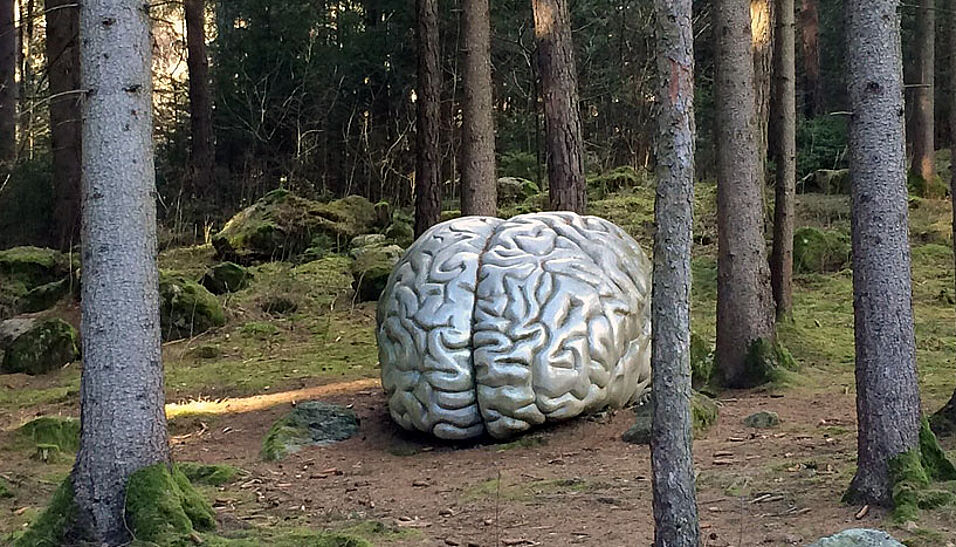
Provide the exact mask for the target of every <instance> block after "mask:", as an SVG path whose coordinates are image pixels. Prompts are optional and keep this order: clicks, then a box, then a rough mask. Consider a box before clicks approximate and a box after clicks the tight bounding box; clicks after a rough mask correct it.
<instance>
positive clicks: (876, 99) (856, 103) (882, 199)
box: [846, 0, 920, 505]
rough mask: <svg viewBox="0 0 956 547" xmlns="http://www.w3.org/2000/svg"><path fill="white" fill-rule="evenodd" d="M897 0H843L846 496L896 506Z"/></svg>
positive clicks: (900, 199) (901, 417)
mask: <svg viewBox="0 0 956 547" xmlns="http://www.w3.org/2000/svg"><path fill="white" fill-rule="evenodd" d="M898 8H899V0H848V1H847V3H846V16H847V24H846V27H847V28H846V35H847V91H848V92H849V98H850V108H851V110H852V112H853V114H852V115H851V116H850V143H849V144H850V145H849V150H850V154H849V159H850V182H851V187H852V189H851V206H852V232H853V310H854V330H855V338H856V386H857V396H856V409H857V420H858V423H859V426H858V427H859V435H858V438H857V444H858V446H857V471H856V476H855V477H854V478H853V482H852V483H851V485H850V491H849V493H848V496H847V499H848V500H852V501H857V502H860V503H873V504H880V505H890V504H892V496H891V487H892V485H891V484H890V477H889V470H888V463H889V461H890V459H892V458H893V457H894V456H896V455H898V454H900V453H902V452H906V451H908V450H911V449H914V448H916V447H917V442H918V434H919V427H920V399H919V387H918V385H917V379H916V350H915V338H914V333H913V300H912V287H911V283H910V246H909V227H908V225H907V190H906V153H905V145H904V140H903V125H904V110H903V64H902V54H901V48H900V17H899V11H898Z"/></svg>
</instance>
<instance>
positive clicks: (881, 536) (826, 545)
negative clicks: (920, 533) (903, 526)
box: [808, 528, 904, 547]
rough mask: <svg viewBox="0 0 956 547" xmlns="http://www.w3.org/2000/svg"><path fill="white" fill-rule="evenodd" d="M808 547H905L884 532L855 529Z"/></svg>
mask: <svg viewBox="0 0 956 547" xmlns="http://www.w3.org/2000/svg"><path fill="white" fill-rule="evenodd" d="M808 547H904V545H903V544H902V543H900V542H899V541H896V540H895V539H893V536H891V535H889V534H887V533H886V532H884V531H882V530H867V529H863V528H853V529H850V530H844V531H842V532H840V533H838V534H833V535H832V536H827V537H825V538H820V539H818V540H817V541H814V542H813V543H811V544H810V545H809V546H808Z"/></svg>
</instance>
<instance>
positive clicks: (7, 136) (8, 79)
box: [0, 0, 17, 166]
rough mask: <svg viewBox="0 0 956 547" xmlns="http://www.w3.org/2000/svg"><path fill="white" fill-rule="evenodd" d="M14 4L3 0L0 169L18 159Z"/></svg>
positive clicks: (0, 23)
mask: <svg viewBox="0 0 956 547" xmlns="http://www.w3.org/2000/svg"><path fill="white" fill-rule="evenodd" d="M14 19H15V17H14V0H0V166H2V165H3V164H5V163H13V161H14V159H16V155H17V29H16V25H15V24H14Z"/></svg>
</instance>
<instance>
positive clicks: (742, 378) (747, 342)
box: [714, 0, 774, 387]
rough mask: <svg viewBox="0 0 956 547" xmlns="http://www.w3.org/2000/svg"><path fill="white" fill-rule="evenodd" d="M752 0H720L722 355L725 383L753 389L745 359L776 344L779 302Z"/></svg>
mask: <svg viewBox="0 0 956 547" xmlns="http://www.w3.org/2000/svg"><path fill="white" fill-rule="evenodd" d="M749 9H750V8H749V5H748V2H747V0H718V1H717V2H716V10H715V13H714V15H715V17H714V24H715V30H716V33H717V36H718V40H717V59H716V67H717V80H716V103H717V112H716V127H717V129H716V135H717V146H718V150H717V227H718V233H717V246H718V258H717V350H716V361H717V367H718V374H719V375H720V377H721V378H720V379H721V382H722V383H724V384H725V385H727V386H729V387H747V386H750V385H752V384H753V383H754V379H753V378H751V377H750V375H749V374H748V371H747V367H746V355H747V352H748V350H749V348H750V346H751V344H752V343H753V342H754V341H755V340H758V339H765V340H772V338H773V324H774V321H773V299H772V295H771V292H770V269H769V266H768V263H767V249H766V243H765V242H764V222H763V195H762V182H763V177H762V176H761V175H762V174H761V173H760V172H759V171H758V166H759V162H758V161H757V142H756V135H755V131H754V125H753V124H754V85H753V57H752V56H751V37H750V32H751V31H750V11H749Z"/></svg>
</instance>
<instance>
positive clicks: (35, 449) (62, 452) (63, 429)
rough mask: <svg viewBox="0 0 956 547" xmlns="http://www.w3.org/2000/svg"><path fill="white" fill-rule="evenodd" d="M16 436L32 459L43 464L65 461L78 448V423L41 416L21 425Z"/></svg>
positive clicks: (72, 419)
mask: <svg viewBox="0 0 956 547" xmlns="http://www.w3.org/2000/svg"><path fill="white" fill-rule="evenodd" d="M17 435H18V437H19V439H20V442H22V445H23V446H24V448H25V449H26V450H29V451H30V452H32V458H33V459H35V460H37V461H41V462H44V463H56V462H59V461H67V460H70V459H72V457H73V454H74V453H76V451H77V450H78V449H79V447H80V422H79V420H76V419H74V418H66V417H62V416H42V417H40V418H37V419H35V420H33V421H31V422H28V423H26V424H24V425H22V426H21V427H20V428H19V429H18V430H17ZM18 444H19V443H18Z"/></svg>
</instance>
